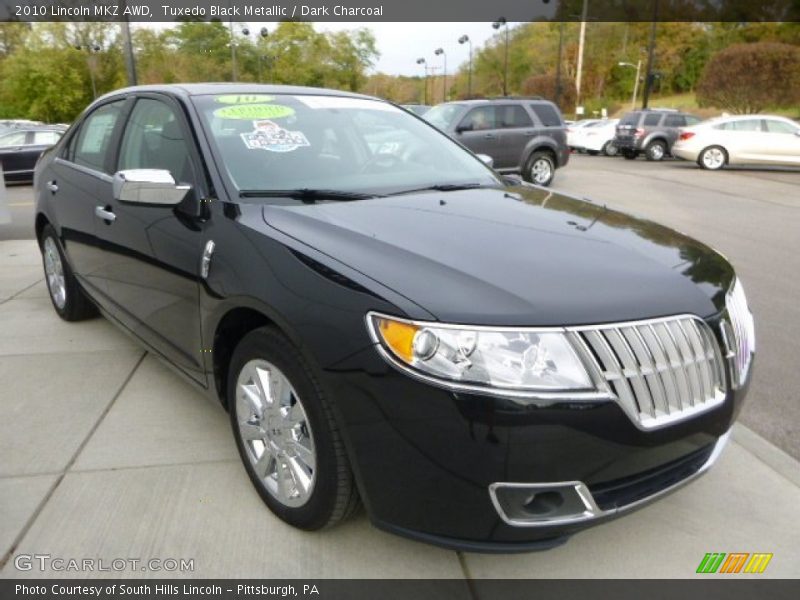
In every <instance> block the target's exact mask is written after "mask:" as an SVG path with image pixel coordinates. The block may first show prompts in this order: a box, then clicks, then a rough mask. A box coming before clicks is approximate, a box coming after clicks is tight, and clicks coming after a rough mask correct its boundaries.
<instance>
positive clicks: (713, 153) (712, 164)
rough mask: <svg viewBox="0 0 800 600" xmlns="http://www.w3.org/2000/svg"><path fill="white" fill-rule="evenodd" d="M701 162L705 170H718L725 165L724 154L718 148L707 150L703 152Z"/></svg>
mask: <svg viewBox="0 0 800 600" xmlns="http://www.w3.org/2000/svg"><path fill="white" fill-rule="evenodd" d="M701 160H702V161H703V166H704V167H705V168H706V169H712V170H715V169H719V168H722V165H724V164H725V153H724V152H723V151H722V150H721V149H720V148H709V149H707V150H705V151H704V152H703V157H702V159H701Z"/></svg>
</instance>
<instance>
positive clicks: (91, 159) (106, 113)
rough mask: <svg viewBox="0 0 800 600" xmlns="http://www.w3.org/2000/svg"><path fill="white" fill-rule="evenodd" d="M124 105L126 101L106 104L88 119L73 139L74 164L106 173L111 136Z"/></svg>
mask: <svg viewBox="0 0 800 600" xmlns="http://www.w3.org/2000/svg"><path fill="white" fill-rule="evenodd" d="M123 103H124V100H120V101H118V102H112V103H110V104H104V105H103V106H101V107H100V108H98V109H97V110H95V111H94V112H93V113H92V114H91V115H89V116H88V117H87V118H86V120H85V121H84V122H83V124H82V125H81V129H80V131H79V132H78V133H77V135H76V136H75V137H74V138H73V145H72V152H71V155H72V162H74V163H75V164H76V165H82V166H84V167H89V168H90V169H96V170H98V171H105V161H106V157H107V156H108V152H109V150H110V144H111V135H112V133H113V132H114V126H115V125H116V124H117V120H118V119H119V116H120V113H121V111H122V105H123Z"/></svg>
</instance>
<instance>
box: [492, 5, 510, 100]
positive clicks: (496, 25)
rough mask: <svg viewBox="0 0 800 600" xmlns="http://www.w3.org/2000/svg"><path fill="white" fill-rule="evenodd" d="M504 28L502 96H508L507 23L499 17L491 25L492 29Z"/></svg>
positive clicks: (503, 18)
mask: <svg viewBox="0 0 800 600" xmlns="http://www.w3.org/2000/svg"><path fill="white" fill-rule="evenodd" d="M503 26H505V28H506V47H505V53H504V57H503V96H508V23H507V22H506V18H505V17H500V18H499V19H497V21H495V22H494V23H492V29H500V28H501V27H503Z"/></svg>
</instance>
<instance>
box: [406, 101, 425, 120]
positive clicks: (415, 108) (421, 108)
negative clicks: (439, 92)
mask: <svg viewBox="0 0 800 600" xmlns="http://www.w3.org/2000/svg"><path fill="white" fill-rule="evenodd" d="M402 106H403V108H405V109H406V110H409V111H411V112H413V113H414V114H415V115H418V116H420V117H421V116H422V115H424V114H425V113H426V112H428V111H429V110H430V109H431V107H430V106H428V105H427V104H403V105H402Z"/></svg>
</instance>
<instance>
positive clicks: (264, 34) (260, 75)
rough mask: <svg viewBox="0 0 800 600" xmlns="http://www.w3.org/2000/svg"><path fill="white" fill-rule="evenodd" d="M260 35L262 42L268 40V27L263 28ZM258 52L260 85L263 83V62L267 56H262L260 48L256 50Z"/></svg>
mask: <svg viewBox="0 0 800 600" xmlns="http://www.w3.org/2000/svg"><path fill="white" fill-rule="evenodd" d="M260 35H261V39H262V40H265V39H267V37H268V36H269V29H267V28H266V27H262V28H261V32H260ZM256 52H258V83H263V77H262V69H261V61H262V60H264V59H265V58H266V56H265V55H264V54H262V52H261V50H259V49H258V48H256Z"/></svg>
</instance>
